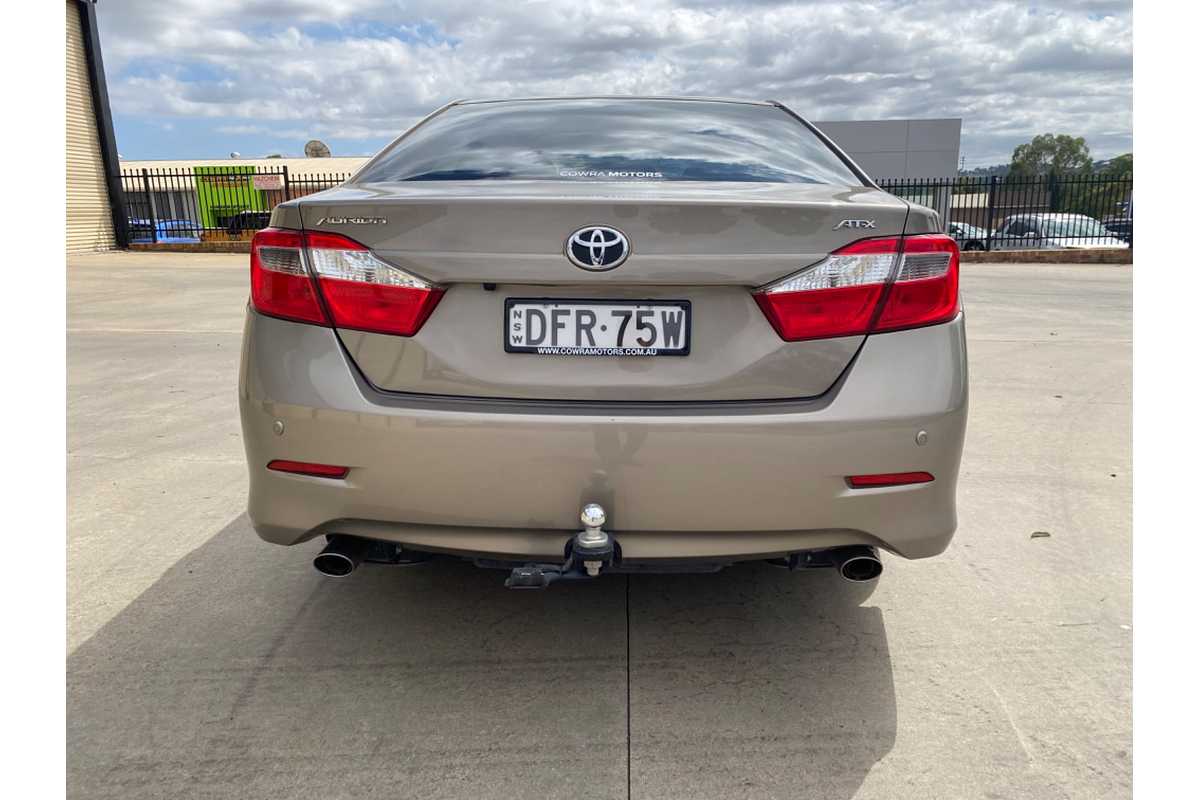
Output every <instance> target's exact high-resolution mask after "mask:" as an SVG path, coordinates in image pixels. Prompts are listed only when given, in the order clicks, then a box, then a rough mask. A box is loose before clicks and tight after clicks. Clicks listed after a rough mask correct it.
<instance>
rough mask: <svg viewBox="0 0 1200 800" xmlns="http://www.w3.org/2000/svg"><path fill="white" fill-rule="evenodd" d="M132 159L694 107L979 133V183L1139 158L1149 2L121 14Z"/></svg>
mask: <svg viewBox="0 0 1200 800" xmlns="http://www.w3.org/2000/svg"><path fill="white" fill-rule="evenodd" d="M97 11H98V14H99V18H100V31H101V37H102V46H103V49H104V61H105V68H106V71H107V73H108V86H109V96H110V99H111V102H112V107H113V117H114V121H115V125H116V130H117V142H118V147H119V149H120V151H121V154H122V155H123V156H124V157H126V158H215V157H222V156H227V155H228V154H229V153H230V151H238V152H240V153H241V154H242V155H243V156H246V157H250V156H262V155H265V154H267V153H271V152H280V153H283V154H285V155H299V154H300V153H301V150H302V148H303V146H304V142H305V141H306V140H307V139H310V138H320V139H323V140H325V141H326V142H327V143H329V145H330V147H331V148H332V150H333V152H334V154H335V155H367V154H371V153H374V152H375V151H376V150H378V149H379V148H380V147H382V146H383V145H384V144H386V143H387V142H388V141H390V140H391V139H392V138H394V137H395V136H396V135H397V134H398V133H400V132H401V131H403V130H404V129H405V128H406V127H407V126H408V125H410V124H411V123H412V122H414V121H416V120H417V119H419V118H420V117H421V116H423V115H424V114H426V113H428V112H429V111H431V110H433V109H434V108H436V107H437V106H439V105H441V104H442V103H445V102H447V101H449V100H452V99H455V98H460V97H467V98H478V97H518V96H531V95H559V94H593V93H599V94H684V95H705V96H722V97H751V98H760V99H763V98H770V99H777V100H782V101H784V102H785V103H788V104H789V105H791V106H792V107H793V108H794V109H795V110H796V111H798V112H799V113H800V114H802V115H804V116H807V117H808V118H809V119H813V120H841V119H888V118H908V117H962V118H963V141H962V155H963V156H964V157H965V159H966V165H967V167H968V168H971V167H977V166H984V165H988V164H995V163H1002V162H1006V161H1008V160H1009V157H1010V156H1011V154H1012V148H1013V147H1014V146H1015V145H1017V144H1019V143H1021V142H1023V141H1027V140H1028V139H1030V138H1031V137H1032V136H1033V135H1035V134H1038V133H1069V134H1072V135H1081V136H1084V137H1086V139H1087V141H1088V143H1089V145H1090V146H1091V148H1092V153H1093V155H1094V156H1096V157H1105V156H1111V155H1115V154H1118V153H1122V152H1126V151H1128V150H1130V149H1131V147H1132V130H1133V123H1132V71H1133V46H1132V31H1131V29H1132V19H1131V16H1132V15H1131V10H1130V3H1129V2H1115V1H1111V0H1092V1H1091V2H1087V1H1086V0H1064V1H1063V2H1057V3H1046V4H1041V3H1034V4H1031V3H1012V2H987V1H986V0H975V1H974V2H973V1H972V0H928V1H927V2H919V1H918V2H905V1H904V0H876V2H865V3H835V2H828V1H827V0H826V1H823V2H821V1H817V0H813V1H812V2H804V1H803V0H801V1H800V2H796V1H794V0H793V1H792V2H785V1H783V0H741V2H735V1H734V0H634V2H627V1H626V0H560V1H558V2H522V1H521V0H506V2H502V3H501V2H487V0H473V1H472V2H457V0H428V1H427V0H415V1H414V2H378V1H377V0H204V1H203V2H195V3H192V2H162V0H100V2H99V3H98V4H97Z"/></svg>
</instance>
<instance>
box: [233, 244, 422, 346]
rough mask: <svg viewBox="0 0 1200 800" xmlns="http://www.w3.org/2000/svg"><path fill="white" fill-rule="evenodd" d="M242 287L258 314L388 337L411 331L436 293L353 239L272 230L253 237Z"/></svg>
mask: <svg viewBox="0 0 1200 800" xmlns="http://www.w3.org/2000/svg"><path fill="white" fill-rule="evenodd" d="M250 285H251V293H250V297H251V302H252V304H253V306H254V308H255V309H256V310H258V311H261V312H262V313H264V314H270V315H271V316H275V317H282V318H284V319H290V320H295V321H299V322H313V323H317V324H320V325H333V326H334V327H338V328H354V329H356V330H363V331H370V332H373V333H388V334H392V335H395V336H412V335H413V334H415V333H416V332H417V331H419V330H420V329H421V325H423V324H424V322H425V320H426V319H428V318H429V315H430V314H431V313H432V312H433V309H434V307H435V306H436V305H437V303H438V301H439V300H440V299H441V297H442V295H443V294H444V290H443V289H441V288H439V287H437V286H434V285H433V284H431V283H429V282H427V281H424V280H422V279H421V278H418V277H416V276H414V275H410V274H409V273H407V272H405V271H403V270H401V269H398V268H396V267H393V266H392V265H391V264H388V263H387V262H385V261H383V260H381V259H379V258H378V257H376V256H375V254H374V253H372V252H371V251H370V250H369V249H368V248H367V247H365V246H364V245H362V244H359V243H358V242H356V241H354V240H353V239H349V238H347V237H345V236H340V235H338V234H334V233H321V232H313V233H303V232H300V231H292V230H281V229H277V228H265V229H263V230H261V231H259V232H258V233H256V234H255V236H254V241H253V243H252V244H251V250H250ZM322 300H323V301H324V306H322ZM326 310H328V316H326Z"/></svg>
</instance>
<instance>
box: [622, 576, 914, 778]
mask: <svg viewBox="0 0 1200 800" xmlns="http://www.w3.org/2000/svg"><path fill="white" fill-rule="evenodd" d="M872 589H873V585H872V584H866V585H863V584H851V583H847V582H846V581H844V580H842V579H841V578H839V577H838V576H837V575H836V574H835V573H834V572H833V571H832V570H813V571H809V572H796V573H791V572H788V571H787V570H786V569H779V568H775V567H772V566H769V565H767V564H763V563H751V564H743V565H738V566H735V567H731V568H728V569H726V570H724V571H723V572H721V573H718V574H716V575H676V576H653V577H651V576H645V577H638V578H636V579H635V580H634V581H633V582H632V584H631V586H630V602H629V606H630V619H631V624H630V674H631V680H630V686H631V696H630V708H631V715H630V721H631V725H630V736H631V754H632V758H631V770H630V771H631V784H632V786H633V787H634V791H633V796H634V797H656V798H665V797H688V798H701V797H703V798H708V797H739V798H752V797H773V798H774V797H789V798H793V797H794V798H821V800H833V799H834V798H844V797H853V796H854V795H855V793H856V792H857V791H858V789H859V787H860V786H861V785H862V783H863V780H864V779H865V777H866V775H867V773H868V772H869V771H870V770H871V768H872V767H873V766H874V765H875V764H876V763H877V762H879V760H880V759H882V758H883V757H884V756H885V755H886V754H887V753H888V752H889V751H890V750H891V749H892V746H893V744H894V743H895V740H896V701H895V693H894V689H893V683H892V666H891V657H890V654H889V652H888V645H887V635H886V632H885V630H884V624H883V614H882V613H881V612H880V610H879V609H878V608H875V607H871V606H865V605H862V604H863V603H864V602H866V601H867V599H868V598H869V596H870V594H871V591H872Z"/></svg>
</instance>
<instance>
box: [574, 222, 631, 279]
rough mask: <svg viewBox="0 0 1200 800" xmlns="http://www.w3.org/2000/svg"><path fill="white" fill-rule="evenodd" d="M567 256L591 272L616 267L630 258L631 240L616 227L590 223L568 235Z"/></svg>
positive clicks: (575, 263)
mask: <svg viewBox="0 0 1200 800" xmlns="http://www.w3.org/2000/svg"><path fill="white" fill-rule="evenodd" d="M567 258H569V259H571V263H572V264H574V265H575V266H577V267H579V268H580V269H586V270H589V271H591V272H603V271H605V270H609V269H615V268H617V267H619V266H621V264H623V263H624V262H625V259H627V258H629V240H628V239H626V238H625V234H623V233H621V232H620V231H619V230H617V229H616V228H608V227H605V226H603V225H588V226H587V227H586V228H580V229H579V230H577V231H575V232H574V233H572V234H571V235H570V236H568V237H567Z"/></svg>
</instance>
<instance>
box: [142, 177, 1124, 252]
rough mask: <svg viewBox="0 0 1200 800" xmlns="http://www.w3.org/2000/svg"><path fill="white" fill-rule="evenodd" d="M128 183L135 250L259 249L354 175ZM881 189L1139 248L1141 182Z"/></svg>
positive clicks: (964, 233)
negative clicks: (270, 227) (1136, 209)
mask: <svg viewBox="0 0 1200 800" xmlns="http://www.w3.org/2000/svg"><path fill="white" fill-rule="evenodd" d="M120 177H121V182H122V186H123V187H124V191H125V212H126V217H127V220H128V225H129V240H130V241H131V242H133V243H162V244H185V243H195V242H201V241H230V240H233V241H237V240H243V239H249V238H250V237H251V236H252V235H253V233H254V231H256V230H258V229H259V228H263V227H266V225H267V222H268V220H269V219H270V215H271V209H273V208H274V207H275V206H276V205H278V204H279V203H281V202H283V201H284V200H292V199H295V198H297V197H303V196H304V195H307V194H312V193H314V192H319V191H322V190H323V189H329V188H332V187H334V186H337V185H338V184H340V183H342V182H343V181H345V180H347V179H348V178H349V177H350V173H348V172H345V173H325V174H316V173H311V174H292V173H290V172H289V171H288V168H287V167H286V166H281V167H267V168H264V167H256V166H253V165H245V166H241V165H229V166H220V167H189V168H184V169H132V170H123V171H122V172H121V176H120ZM879 185H880V186H881V187H882V188H883V189H885V190H887V191H889V192H891V193H892V194H895V195H897V196H899V197H902V198H904V199H906V200H910V201H912V202H915V203H919V204H921V205H924V206H928V207H930V208H932V209H934V210H935V211H937V212H938V214H939V215H940V218H941V220H942V224H943V226H944V228H945V230H946V231H947V232H948V233H950V234H951V235H953V236H954V237H955V239H957V240H958V242H959V246H960V247H961V248H962V249H964V250H1005V249H1009V250H1028V249H1041V248H1056V247H1069V246H1094V247H1105V246H1114V245H1115V246H1120V245H1121V244H1122V243H1128V244H1132V243H1133V205H1132V202H1131V198H1132V193H1133V180H1132V178H1131V177H1112V176H1107V175H1104V176H1096V175H1072V176H1067V177H1060V176H1054V175H1050V176H1034V177H1023V178H1012V177H1006V178H1001V177H998V176H993V177H958V178H935V179H912V178H885V179H883V180H880V181H879Z"/></svg>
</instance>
